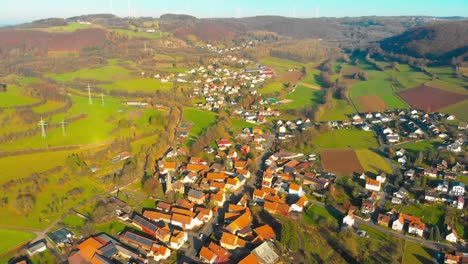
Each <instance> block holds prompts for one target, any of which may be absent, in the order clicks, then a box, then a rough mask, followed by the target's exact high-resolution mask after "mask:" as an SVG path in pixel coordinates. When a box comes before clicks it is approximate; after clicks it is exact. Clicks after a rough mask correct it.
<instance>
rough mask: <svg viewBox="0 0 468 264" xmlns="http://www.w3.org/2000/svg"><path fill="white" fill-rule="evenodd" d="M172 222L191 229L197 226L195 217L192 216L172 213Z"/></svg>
mask: <svg viewBox="0 0 468 264" xmlns="http://www.w3.org/2000/svg"><path fill="white" fill-rule="evenodd" d="M171 224H172V225H174V226H180V227H182V228H183V229H185V230H191V229H193V228H194V227H195V222H194V219H193V218H192V217H191V216H188V215H183V214H178V213H172V215H171Z"/></svg>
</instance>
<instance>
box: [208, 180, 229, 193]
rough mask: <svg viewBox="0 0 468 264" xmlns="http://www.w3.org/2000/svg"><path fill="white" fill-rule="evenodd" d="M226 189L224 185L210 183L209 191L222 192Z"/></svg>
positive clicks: (215, 182)
mask: <svg viewBox="0 0 468 264" xmlns="http://www.w3.org/2000/svg"><path fill="white" fill-rule="evenodd" d="M225 189H226V183H224V182H217V181H212V182H210V191H224V190H225Z"/></svg>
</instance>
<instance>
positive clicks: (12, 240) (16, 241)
mask: <svg viewBox="0 0 468 264" xmlns="http://www.w3.org/2000/svg"><path fill="white" fill-rule="evenodd" d="M0 236H1V237H3V238H4V239H2V240H1V241H0V256H1V255H2V254H5V253H7V252H8V251H10V250H13V249H15V248H16V247H17V246H19V245H21V244H23V243H25V242H28V241H30V240H32V239H34V238H35V237H36V235H35V234H34V233H31V232H25V231H16V230H11V229H3V228H0ZM0 258H1V257H0Z"/></svg>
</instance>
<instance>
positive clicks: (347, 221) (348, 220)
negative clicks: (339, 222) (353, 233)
mask: <svg viewBox="0 0 468 264" xmlns="http://www.w3.org/2000/svg"><path fill="white" fill-rule="evenodd" d="M343 225H346V226H348V227H352V226H354V214H353V212H352V211H349V212H348V214H347V215H346V216H345V217H344V218H343Z"/></svg>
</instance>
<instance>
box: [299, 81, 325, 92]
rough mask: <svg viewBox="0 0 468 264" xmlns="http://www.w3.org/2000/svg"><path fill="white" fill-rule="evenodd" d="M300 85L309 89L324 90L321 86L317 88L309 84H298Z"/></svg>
mask: <svg viewBox="0 0 468 264" xmlns="http://www.w3.org/2000/svg"><path fill="white" fill-rule="evenodd" d="M298 84H299V85H302V86H305V87H307V88H310V89H315V90H321V89H322V88H320V86H317V85H313V84H309V83H303V82H300V83H298Z"/></svg>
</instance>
